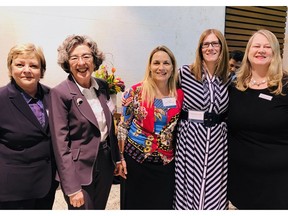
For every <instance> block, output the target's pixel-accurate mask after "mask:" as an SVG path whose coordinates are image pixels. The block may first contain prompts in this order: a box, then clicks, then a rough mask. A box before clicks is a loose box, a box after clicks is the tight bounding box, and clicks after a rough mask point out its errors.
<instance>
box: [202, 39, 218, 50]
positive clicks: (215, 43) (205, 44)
mask: <svg viewBox="0 0 288 216" xmlns="http://www.w3.org/2000/svg"><path fill="white" fill-rule="evenodd" d="M210 44H211V46H212V47H220V43H219V42H217V41H212V42H205V43H202V49H207V48H208V47H209V46H210Z"/></svg>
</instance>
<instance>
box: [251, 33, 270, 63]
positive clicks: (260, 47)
mask: <svg viewBox="0 0 288 216" xmlns="http://www.w3.org/2000/svg"><path fill="white" fill-rule="evenodd" d="M272 57H273V51H272V48H271V45H270V43H269V41H268V39H267V38H266V37H265V36H264V35H262V34H256V35H255V36H254V38H253V40H252V43H251V47H250V49H249V52H248V59H249V61H250V63H251V65H252V67H255V66H262V67H263V66H264V67H267V68H268V67H269V65H270V63H271V61H272Z"/></svg>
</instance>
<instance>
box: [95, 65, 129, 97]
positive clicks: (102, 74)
mask: <svg viewBox="0 0 288 216" xmlns="http://www.w3.org/2000/svg"><path fill="white" fill-rule="evenodd" d="M115 72H116V68H115V67H112V68H111V73H110V74H109V73H108V69H107V66H106V65H103V64H102V65H100V67H99V69H98V70H97V71H95V77H97V78H101V79H104V80H106V81H107V83H108V85H109V93H110V94H111V95H112V94H117V93H119V92H124V91H125V84H124V81H123V80H122V79H121V78H120V77H116V76H115V75H114V74H115Z"/></svg>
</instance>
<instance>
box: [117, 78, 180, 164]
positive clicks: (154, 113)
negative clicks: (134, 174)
mask: <svg viewBox="0 0 288 216" xmlns="http://www.w3.org/2000/svg"><path fill="white" fill-rule="evenodd" d="M141 93H142V84H141V83H138V84H137V85H134V86H132V88H131V89H130V90H129V92H127V94H125V95H124V98H125V99H126V101H131V102H128V103H127V104H125V105H124V106H123V111H122V112H123V113H122V115H123V117H124V119H123V121H121V122H120V123H119V125H118V139H119V140H126V144H125V152H126V153H128V154H129V155H130V156H131V157H132V158H134V159H135V160H136V161H137V162H139V163H142V162H143V161H144V160H145V161H146V162H155V163H162V164H167V163H169V162H171V161H172V160H173V159H174V146H173V136H172V133H173V130H174V128H175V126H176V124H177V121H178V117H179V113H180V110H181V107H182V101H183V92H182V90H178V98H177V100H176V106H175V107H169V108H167V107H164V106H163V103H162V100H157V99H155V101H154V103H153V104H152V106H150V107H148V106H147V104H146V102H143V101H142V98H141Z"/></svg>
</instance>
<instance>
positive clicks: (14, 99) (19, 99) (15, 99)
mask: <svg viewBox="0 0 288 216" xmlns="http://www.w3.org/2000/svg"><path fill="white" fill-rule="evenodd" d="M9 99H10V101H11V103H12V104H13V105H14V106H15V108H16V109H18V110H19V111H20V112H21V113H22V114H23V115H24V116H25V117H26V118H27V120H29V121H30V122H31V123H33V124H34V125H35V126H36V127H38V128H41V129H43V128H42V126H41V125H40V123H39V121H38V119H37V118H36V116H35V115H34V113H33V111H32V110H31V109H30V107H29V105H28V104H27V103H26V101H25V100H24V98H23V96H22V95H21V93H20V91H19V90H17V89H16V87H15V86H14V85H13V84H11V85H10V86H9Z"/></svg>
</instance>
